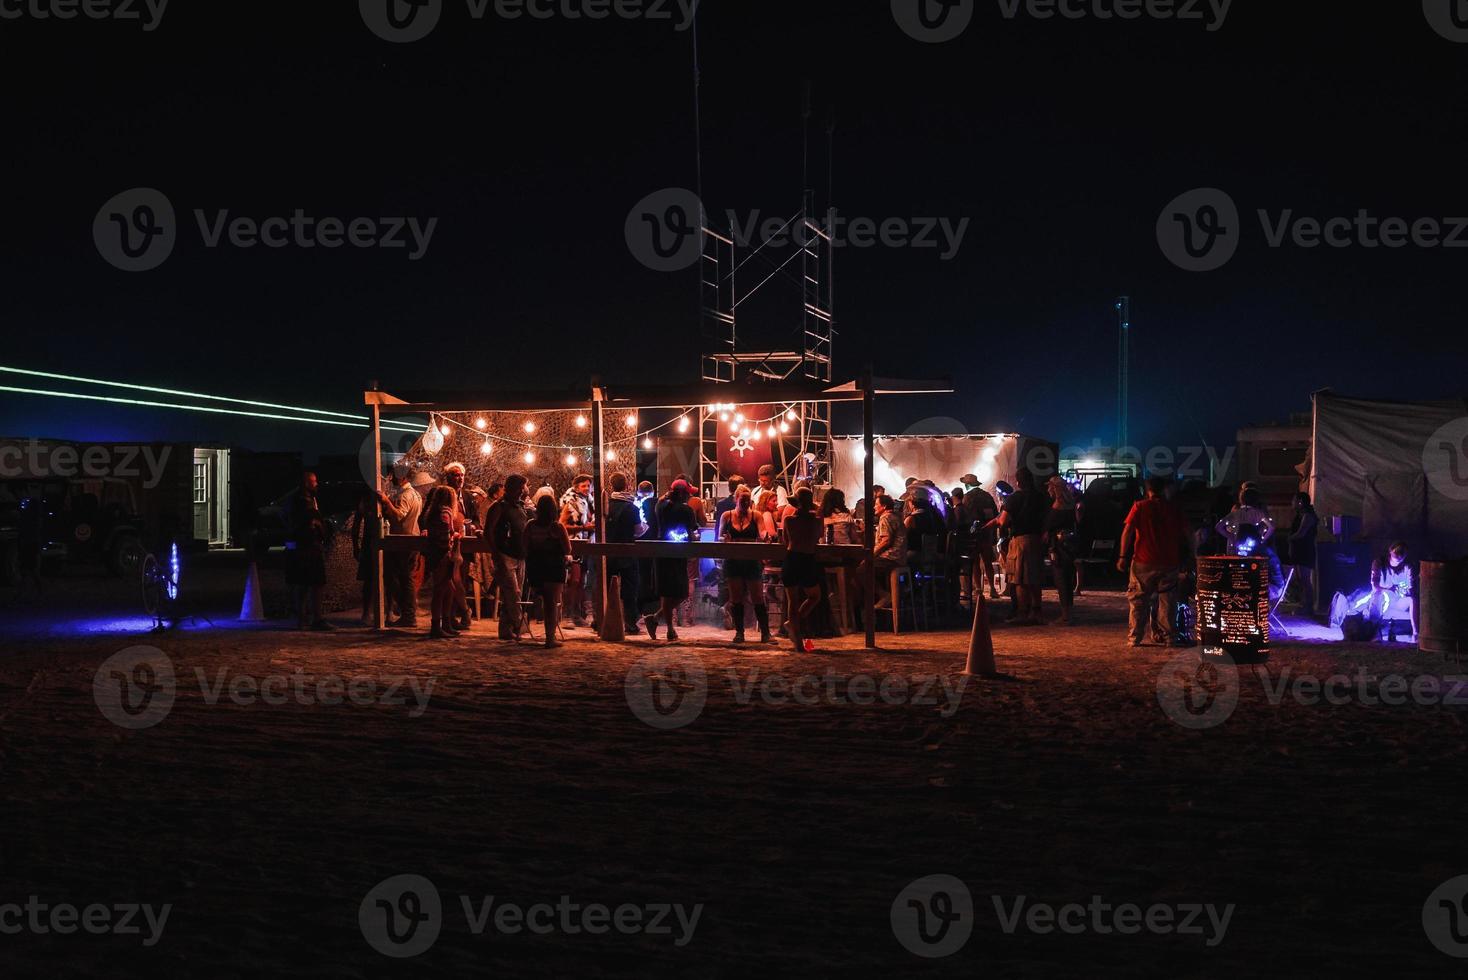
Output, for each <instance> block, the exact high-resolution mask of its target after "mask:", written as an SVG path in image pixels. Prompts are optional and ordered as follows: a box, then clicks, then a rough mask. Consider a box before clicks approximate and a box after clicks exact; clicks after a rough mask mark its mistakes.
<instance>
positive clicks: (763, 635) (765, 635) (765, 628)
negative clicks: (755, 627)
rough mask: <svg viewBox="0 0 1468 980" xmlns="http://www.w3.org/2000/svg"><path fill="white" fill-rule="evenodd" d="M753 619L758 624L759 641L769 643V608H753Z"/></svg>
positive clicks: (763, 606) (764, 606) (762, 606)
mask: <svg viewBox="0 0 1468 980" xmlns="http://www.w3.org/2000/svg"><path fill="white" fill-rule="evenodd" d="M754 618H755V621H756V622H757V623H759V641H760V642H761V643H769V642H770V607H769V606H766V605H758V606H755V607H754Z"/></svg>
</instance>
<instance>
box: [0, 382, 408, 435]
mask: <svg viewBox="0 0 1468 980" xmlns="http://www.w3.org/2000/svg"><path fill="white" fill-rule="evenodd" d="M0 391H9V392H14V393H16V394H20V395H45V396H47V397H49V398H74V399H77V400H80V401H91V402H108V403H110V404H113V405H139V406H142V407H145V408H175V409H180V410H183V411H187V412H208V413H210V414H213V415H240V416H244V417H246V418H253V419H278V420H280V421H283V422H315V423H316V424H317V425H340V426H346V427H347V428H351V429H365V428H370V426H368V425H367V423H365V422H363V421H361V420H360V419H358V420H357V421H355V422H338V421H337V420H336V419H313V418H303V417H302V416H299V415H277V414H274V413H269V412H246V411H244V410H243V409H238V408H215V407H213V406H211V405H176V404H174V403H172V402H155V401H149V400H147V399H142V398H118V397H113V396H111V395H84V394H82V393H81V392H79V391H51V390H49V389H45V388H18V387H15V386H13V385H0ZM348 417H349V418H350V416H348ZM384 427H385V428H391V429H392V431H394V432H417V431H418V429H416V428H414V427H411V426H396V425H385V426H384Z"/></svg>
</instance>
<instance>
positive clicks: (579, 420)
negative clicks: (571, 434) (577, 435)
mask: <svg viewBox="0 0 1468 980" xmlns="http://www.w3.org/2000/svg"><path fill="white" fill-rule="evenodd" d="M576 428H578V429H584V428H586V416H585V415H578V416H576Z"/></svg>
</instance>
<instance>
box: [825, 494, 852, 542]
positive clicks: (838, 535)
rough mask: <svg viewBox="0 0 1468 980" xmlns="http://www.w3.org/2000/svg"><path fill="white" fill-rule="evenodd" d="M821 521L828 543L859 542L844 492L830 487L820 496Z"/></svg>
mask: <svg viewBox="0 0 1468 980" xmlns="http://www.w3.org/2000/svg"><path fill="white" fill-rule="evenodd" d="M821 521H822V523H823V524H824V525H825V528H826V542H827V543H828V544H860V543H861V542H860V541H858V540H857V533H856V522H855V521H854V520H853V519H852V516H851V511H850V509H848V508H847V506H846V494H845V493H843V492H841V491H840V490H837V489H836V488H835V487H832V488H831V489H830V490H827V491H826V495H825V496H824V497H822V498H821Z"/></svg>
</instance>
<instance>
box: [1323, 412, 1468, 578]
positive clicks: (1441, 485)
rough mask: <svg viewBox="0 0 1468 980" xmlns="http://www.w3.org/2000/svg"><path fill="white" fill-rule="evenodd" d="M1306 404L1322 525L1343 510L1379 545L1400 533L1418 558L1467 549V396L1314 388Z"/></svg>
mask: <svg viewBox="0 0 1468 980" xmlns="http://www.w3.org/2000/svg"><path fill="white" fill-rule="evenodd" d="M1314 403H1315V411H1314V426H1313V428H1314V433H1313V439H1312V441H1313V450H1312V462H1311V470H1310V496H1311V499H1312V501H1313V502H1314V504H1315V509H1316V511H1317V512H1318V513H1319V514H1320V517H1321V520H1322V521H1323V522H1325V523H1326V527H1327V529H1328V528H1329V520H1330V518H1331V517H1333V516H1335V515H1350V516H1353V517H1359V518H1360V519H1361V529H1362V533H1363V534H1364V536H1365V537H1366V539H1367V540H1369V541H1370V542H1371V543H1372V544H1373V545H1375V546H1377V547H1378V548H1380V549H1381V550H1385V548H1386V546H1387V545H1388V544H1390V543H1391V542H1392V541H1394V540H1397V539H1401V540H1404V541H1406V542H1407V543H1408V544H1409V545H1410V546H1411V547H1412V549H1413V551H1414V553H1415V555H1416V556H1417V557H1419V558H1428V557H1435V558H1441V559H1449V558H1459V557H1462V556H1464V555H1468V400H1462V399H1458V400H1451V401H1436V402H1378V401H1367V400H1364V399H1358V398H1343V397H1341V396H1339V395H1336V394H1333V393H1331V392H1329V391H1322V392H1317V393H1316V394H1315V397H1314Z"/></svg>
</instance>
